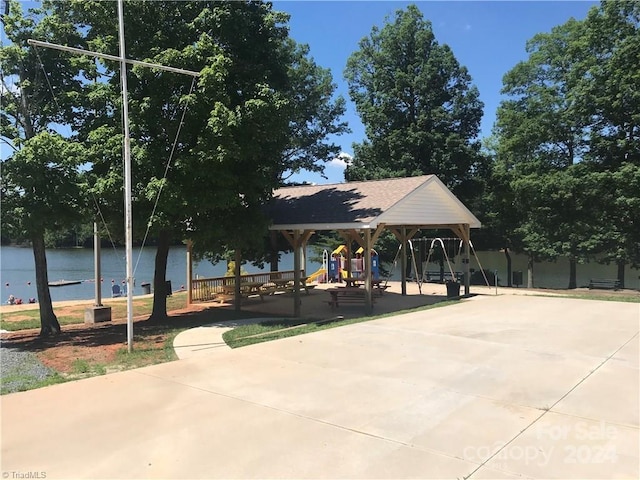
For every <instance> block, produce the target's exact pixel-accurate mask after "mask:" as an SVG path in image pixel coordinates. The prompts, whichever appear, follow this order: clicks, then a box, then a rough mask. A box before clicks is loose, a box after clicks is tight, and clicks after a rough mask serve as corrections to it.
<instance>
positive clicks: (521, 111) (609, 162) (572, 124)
mask: <svg viewBox="0 0 640 480" xmlns="http://www.w3.org/2000/svg"><path fill="white" fill-rule="evenodd" d="M639 11H640V10H639V8H638V6H637V4H632V3H630V2H617V1H607V2H603V3H602V4H601V5H600V6H599V7H594V8H592V9H591V11H590V12H589V15H588V16H587V18H586V19H585V20H583V21H577V20H574V19H570V20H569V21H567V22H566V23H565V24H563V25H560V26H558V27H555V28H553V29H552V31H551V32H549V33H541V34H538V35H536V36H535V37H534V38H533V39H532V40H530V41H529V42H528V44H527V51H528V53H529V58H528V59H527V60H525V61H523V62H520V63H519V64H518V65H516V66H515V67H514V68H513V69H512V70H510V71H509V72H507V74H506V75H505V76H504V81H503V83H504V88H503V93H504V94H505V95H506V96H507V98H506V99H505V100H504V101H503V102H502V103H501V105H500V107H499V109H498V112H497V122H496V126H495V133H496V138H497V145H496V149H495V162H494V164H493V179H492V181H491V185H492V188H493V189H494V192H495V193H494V194H493V196H494V197H498V195H497V192H500V196H501V197H502V199H505V198H507V199H510V201H507V202H505V201H502V202H501V201H500V199H498V198H494V200H497V201H496V203H495V206H496V207H497V211H496V212H495V213H494V214H492V215H491V218H492V225H493V226H494V227H496V228H497V230H499V231H501V232H502V235H503V236H505V237H506V236H508V239H505V240H506V244H509V245H511V246H513V247H514V248H515V249H516V250H520V251H524V252H526V253H528V254H529V255H530V256H531V257H532V258H534V259H541V258H545V259H555V258H557V257H558V256H567V257H569V259H570V267H571V268H570V272H569V282H568V286H569V288H575V287H576V286H577V285H576V265H577V263H579V262H585V261H589V260H590V259H593V258H599V259H601V260H603V261H615V262H616V263H618V266H619V269H618V271H619V276H623V274H624V264H625V263H633V264H637V263H638V262H639V261H640V257H638V255H637V251H638V248H637V241H638V236H637V234H636V232H637V231H638V228H637V225H638V224H637V218H634V215H633V214H632V213H631V211H629V210H628V208H629V206H630V205H635V204H636V203H637V199H638V195H637V191H636V192H635V194H634V193H631V191H630V190H629V189H628V184H629V183H634V182H635V179H636V178H637V172H636V169H638V168H639V167H640V161H639V158H640V156H639V155H638V151H639V147H640V142H639V139H638V133H637V132H638V121H639V120H640V117H639V115H640V102H639V101H638V100H640V97H638V94H637V92H638V88H639V87H640V83H639V82H640V76H638V75H637V71H639V69H638V68H637V67H638V66H639V65H640V56H639V55H640V54H639V53H638V52H640V49H639V48H638V47H639V46H640V43H639V42H640V32H639V31H638V25H639V23H638V19H639V16H638V12H639ZM629 65H635V66H636V68H629ZM629 72H633V73H629ZM621 171H624V172H626V173H625V174H626V175H627V178H628V180H627V181H624V180H622V177H621V176H620V172H621ZM618 180H619V181H621V183H620V184H617V181H618ZM634 245H636V246H634ZM621 280H622V281H623V282H624V279H623V278H621Z"/></svg>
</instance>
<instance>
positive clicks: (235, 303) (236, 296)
mask: <svg viewBox="0 0 640 480" xmlns="http://www.w3.org/2000/svg"><path fill="white" fill-rule="evenodd" d="M234 259H235V260H234V261H235V265H234V267H235V268H234V272H233V276H234V277H235V280H236V283H235V289H234V292H233V308H234V309H235V311H236V312H239V311H240V264H241V263H242V252H241V251H240V249H239V248H236V250H235V255H234Z"/></svg>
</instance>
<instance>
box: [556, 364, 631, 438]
mask: <svg viewBox="0 0 640 480" xmlns="http://www.w3.org/2000/svg"><path fill="white" fill-rule="evenodd" d="M639 392H640V370H639V369H638V368H637V367H628V366H625V365H620V364H619V363H616V362H612V361H610V362H607V363H605V364H604V365H602V367H600V368H598V369H597V370H596V371H595V372H593V373H592V374H591V375H590V376H589V377H588V378H586V379H585V380H584V382H582V383H580V384H579V385H578V386H577V387H576V388H575V390H573V391H571V393H569V394H568V395H567V396H566V397H565V398H563V399H562V400H560V402H559V403H558V404H557V405H555V406H554V407H553V411H554V412H560V413H565V414H568V415H575V416H577V417H583V418H589V419H594V420H602V421H605V422H608V423H615V424H619V425H626V426H630V427H635V428H638V427H640V416H639V412H640V395H639Z"/></svg>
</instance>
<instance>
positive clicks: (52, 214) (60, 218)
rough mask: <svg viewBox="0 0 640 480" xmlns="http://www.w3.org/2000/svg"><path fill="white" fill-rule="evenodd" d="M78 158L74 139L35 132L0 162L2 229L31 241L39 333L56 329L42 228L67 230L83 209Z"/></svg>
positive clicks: (80, 154) (80, 153) (80, 159)
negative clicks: (38, 313) (69, 139)
mask: <svg viewBox="0 0 640 480" xmlns="http://www.w3.org/2000/svg"><path fill="white" fill-rule="evenodd" d="M83 157H84V152H83V149H82V147H81V146H80V145H79V144H78V143H75V142H70V141H68V140H66V139H64V138H62V137H61V136H60V135H57V134H52V133H48V132H40V133H38V134H36V135H35V136H33V137H31V138H29V139H27V140H25V141H24V142H23V143H22V147H21V148H20V149H19V150H17V151H16V152H14V154H13V155H12V156H11V157H10V158H9V159H8V160H6V161H4V162H3V166H2V170H3V175H2V188H1V191H2V229H3V231H7V232H9V233H10V234H11V235H14V236H25V237H26V238H28V239H29V240H30V241H31V244H32V247H33V255H34V259H35V266H36V288H37V292H38V302H39V306H40V324H41V330H40V334H41V335H43V336H44V335H51V334H55V333H59V332H60V324H59V322H58V319H57V317H56V315H55V313H54V311H53V306H52V303H51V295H50V293H49V280H48V275H47V258H46V254H45V241H44V239H45V232H46V231H47V230H51V231H59V230H61V229H65V228H67V227H68V226H69V225H71V224H72V223H73V222H74V221H75V220H76V219H77V216H78V212H79V211H82V210H83V209H84V208H85V206H84V205H83V201H82V200H83V186H82V180H81V176H80V174H79V172H78V167H79V165H81V163H82V162H83Z"/></svg>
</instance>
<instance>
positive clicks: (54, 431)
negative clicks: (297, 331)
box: [0, 297, 640, 479]
mask: <svg viewBox="0 0 640 480" xmlns="http://www.w3.org/2000/svg"><path fill="white" fill-rule="evenodd" d="M267 301H268V300H265V303H267ZM595 303H598V302H593V301H587V300H584V301H581V300H567V299H562V298H557V299H546V298H539V297H518V298H516V299H515V300H511V299H505V298H503V297H475V298H473V299H470V300H467V301H463V302H461V303H459V304H456V305H453V306H449V307H445V308H440V309H434V310H428V311H424V312H415V313H411V314H407V315H402V316H394V317H388V318H384V319H378V320H374V321H370V322H365V323H359V324H354V325H350V326H346V327H341V328H334V329H330V330H325V331H321V332H316V333H313V334H308V335H302V336H298V337H290V338H286V339H282V340H279V341H274V342H268V343H263V344H258V345H252V346H250V347H244V348H240V349H235V350H231V349H227V348H220V347H218V345H217V343H216V342H219V339H218V340H215V339H214V335H213V332H218V334H219V332H220V330H218V329H217V328H216V329H214V328H211V327H210V328H209V329H208V330H206V329H203V330H194V331H192V332H191V334H190V335H188V336H186V337H184V339H185V341H184V342H182V343H180V342H178V343H179V345H178V348H179V349H182V350H183V351H185V352H186V351H189V349H190V348H191V349H192V350H197V352H200V353H197V352H193V353H194V354H193V355H192V356H191V357H190V358H186V359H184V360H180V361H176V362H171V363H167V364H162V365H155V366H152V367H146V368H142V369H138V370H134V371H128V372H120V373H115V374H110V375H106V376H103V377H95V378H91V379H87V380H82V381H78V382H72V383H68V384H62V385H56V386H53V387H49V388H44V389H40V390H35V391H31V392H24V393H17V394H11V395H5V396H3V397H2V398H1V399H0V402H1V404H2V470H3V471H4V472H25V471H43V472H46V474H47V479H50V478H142V477H144V478H147V477H148V478H463V477H470V478H514V477H515V478H549V477H552V476H555V477H562V478H576V479H578V478H596V477H602V476H607V477H627V478H628V477H632V478H637V477H638V476H639V474H640V470H639V468H638V455H637V451H638V435H639V428H638V421H637V405H635V406H634V405H632V403H633V399H634V397H633V396H632V395H631V394H632V391H633V388H635V389H636V391H637V390H638V387H637V381H638V375H637V366H636V365H635V364H634V362H633V359H632V356H633V354H634V352H636V351H637V344H636V343H634V341H633V339H634V338H637V335H638V315H637V308H636V309H634V308H629V306H628V304H622V303H608V304H607V307H608V308H607V312H608V313H607V315H606V317H604V318H601V317H600V315H601V314H602V311H603V310H601V308H600V306H599V305H595ZM631 306H632V307H634V305H631ZM635 307H637V306H635ZM594 310H597V311H598V312H599V313H598V314H597V315H595V314H593V315H592V313H591V312H592V311H594ZM515 312H518V314H517V315H515ZM205 351H206V352H207V353H203V352H205ZM634 382H636V383H634ZM621 385H623V387H622V389H621V388H620V386H621ZM634 386H635V387H634ZM611 392H613V393H611ZM618 392H620V395H618ZM607 395H608V396H607ZM617 395H618V396H619V397H622V398H616V396H617ZM636 398H637V397H636ZM547 410H548V411H547ZM603 422H604V423H603ZM602 425H604V430H598V429H599V428H602ZM608 427H613V428H615V431H614V433H615V436H614V437H613V438H611V437H607V438H604V439H603V438H598V435H599V434H598V432H599V431H604V432H610V431H611V430H610V429H609V430H607V428H608ZM558 432H560V433H562V435H558ZM563 432H564V433H563ZM590 432H593V433H590ZM613 447H615V454H616V457H615V461H613V460H612V461H609V460H610V459H611V458H612V457H611V455H608V456H605V455H604V454H606V453H607V452H609V451H610V450H611V449H612V448H613ZM634 452H636V453H635V454H634ZM597 455H600V456H599V457H597ZM573 457H575V460H576V461H575V462H572V460H573V459H574V458H573ZM601 460H602V461H601ZM542 461H544V462H546V463H545V464H542V463H541V462H542ZM596 461H598V462H600V463H596ZM605 461H606V462H605Z"/></svg>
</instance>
